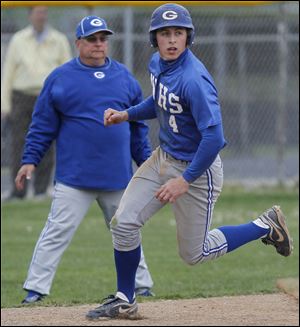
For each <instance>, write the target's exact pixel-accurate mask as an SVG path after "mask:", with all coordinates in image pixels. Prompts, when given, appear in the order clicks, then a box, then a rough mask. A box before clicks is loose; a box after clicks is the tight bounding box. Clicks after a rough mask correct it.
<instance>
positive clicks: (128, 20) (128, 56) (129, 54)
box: [123, 7, 133, 72]
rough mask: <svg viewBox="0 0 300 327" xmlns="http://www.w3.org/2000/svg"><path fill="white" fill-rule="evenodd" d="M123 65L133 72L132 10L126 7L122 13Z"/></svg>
mask: <svg viewBox="0 0 300 327" xmlns="http://www.w3.org/2000/svg"><path fill="white" fill-rule="evenodd" d="M123 17H124V19H123V24H124V40H123V47H124V59H123V60H124V64H125V65H126V67H127V68H128V69H129V71H131V72H133V51H132V50H133V35H132V33H133V10H132V7H127V8H126V9H125V13H124V16H123Z"/></svg>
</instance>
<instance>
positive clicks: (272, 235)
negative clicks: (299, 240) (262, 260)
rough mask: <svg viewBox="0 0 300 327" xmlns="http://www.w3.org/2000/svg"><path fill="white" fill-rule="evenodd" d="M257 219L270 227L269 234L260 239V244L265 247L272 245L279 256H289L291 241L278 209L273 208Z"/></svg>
mask: <svg viewBox="0 0 300 327" xmlns="http://www.w3.org/2000/svg"><path fill="white" fill-rule="evenodd" d="M258 218H259V219H260V220H261V221H262V222H263V223H265V224H266V225H268V226H269V227H270V232H269V234H268V235H267V236H266V237H264V238H262V239H261V240H262V242H263V243H264V244H266V245H268V244H271V245H273V246H274V247H275V248H276V251H277V252H278V253H279V254H281V255H283V256H285V257H287V256H289V255H290V254H291V253H292V251H293V245H292V242H293V239H292V238H291V237H290V234H289V231H288V228H287V225H286V219H285V217H284V214H283V213H282V211H281V210H280V207H279V206H273V207H272V208H270V209H268V210H267V211H266V212H264V213H263V214H262V215H260V216H259V217H258Z"/></svg>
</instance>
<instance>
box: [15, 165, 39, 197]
mask: <svg viewBox="0 0 300 327" xmlns="http://www.w3.org/2000/svg"><path fill="white" fill-rule="evenodd" d="M34 170H35V165H33V164H26V165H23V166H22V167H21V168H20V170H19V171H18V173H17V177H16V179H15V184H16V188H17V190H18V191H22V190H23V189H24V184H25V180H30V179H31V177H32V174H33V172H34Z"/></svg>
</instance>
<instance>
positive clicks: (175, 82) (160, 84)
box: [128, 49, 226, 183]
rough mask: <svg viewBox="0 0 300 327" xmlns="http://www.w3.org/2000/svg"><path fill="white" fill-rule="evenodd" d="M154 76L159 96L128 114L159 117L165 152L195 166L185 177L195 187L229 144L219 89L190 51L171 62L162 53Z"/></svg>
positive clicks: (154, 60)
mask: <svg viewBox="0 0 300 327" xmlns="http://www.w3.org/2000/svg"><path fill="white" fill-rule="evenodd" d="M149 71H150V75H151V83H152V88H153V95H152V96H150V97H149V98H147V99H146V100H145V101H144V102H142V103H141V104H139V105H136V106H134V107H131V108H129V109H128V115H129V120H135V119H153V118H158V120H159V124H160V131H159V140H160V146H161V148H162V149H163V150H164V151H165V152H167V153H169V154H170V155H171V156H173V157H174V158H176V159H179V160H184V161H188V162H190V164H189V165H188V167H187V169H186V171H185V172H184V173H183V177H184V178H185V180H186V181H188V182H189V183H191V182H193V181H194V180H196V179H197V178H198V177H200V176H201V175H202V174H203V173H204V172H205V170H206V169H208V168H209V167H210V165H211V164H212V163H213V161H214V160H215V158H216V156H217V155H218V153H219V151H220V150H221V149H222V148H223V147H224V146H225V145H226V140H225V139H224V136H223V127H222V117H221V109H220V105H219V100H218V95H217V90H216V87H215V85H214V82H213V79H212V77H211V76H210V74H209V73H208V71H207V70H206V68H205V66H204V65H203V64H202V62H201V61H200V60H199V59H198V58H196V57H195V56H194V55H193V53H192V52H191V51H190V50H189V49H186V50H185V51H184V52H183V53H182V54H181V55H180V56H179V58H178V59H176V60H174V61H165V60H163V59H162V58H160V56H159V53H158V52H156V53H155V54H154V55H153V57H152V59H151V61H150V64H149Z"/></svg>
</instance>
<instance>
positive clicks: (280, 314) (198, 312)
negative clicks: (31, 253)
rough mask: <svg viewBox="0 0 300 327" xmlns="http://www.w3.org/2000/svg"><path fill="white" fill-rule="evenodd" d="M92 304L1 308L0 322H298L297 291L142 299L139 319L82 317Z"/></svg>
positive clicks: (14, 324) (125, 323)
mask: <svg viewBox="0 0 300 327" xmlns="http://www.w3.org/2000/svg"><path fill="white" fill-rule="evenodd" d="M94 307H95V305H83V306H72V307H41V306H39V307H35V308H32V307H31V308H28V307H27V308H11V309H1V326H299V292H298V297H297V296H296V297H295V296H293V295H289V294H285V293H277V294H267V295H255V296H252V295H251V296H234V297H219V298H208V299H203V298H201V299H193V300H176V301H173V300H172V301H171V300H168V301H153V302H144V303H141V304H139V312H140V314H141V319H140V320H109V319H103V320H99V321H96V322H91V321H88V320H86V319H85V314H86V313H87V311H88V310H90V309H93V308H94Z"/></svg>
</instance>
